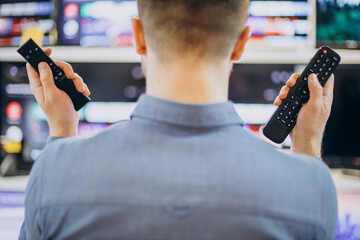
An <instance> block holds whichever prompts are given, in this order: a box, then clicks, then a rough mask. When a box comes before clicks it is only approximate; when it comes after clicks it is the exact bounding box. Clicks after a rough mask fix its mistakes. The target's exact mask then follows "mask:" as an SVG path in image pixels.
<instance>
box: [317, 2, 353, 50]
mask: <svg viewBox="0 0 360 240" xmlns="http://www.w3.org/2000/svg"><path fill="white" fill-rule="evenodd" d="M316 16H317V17H316V25H317V26H316V40H317V41H316V42H317V45H318V46H321V45H325V44H326V45H329V46H331V47H335V48H355V49H360V1H359V0H317V1H316Z"/></svg>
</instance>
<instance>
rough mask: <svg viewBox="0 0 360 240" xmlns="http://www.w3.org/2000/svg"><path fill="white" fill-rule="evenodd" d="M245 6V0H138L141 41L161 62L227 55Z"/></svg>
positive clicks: (240, 26) (236, 37) (241, 27)
mask: <svg viewBox="0 0 360 240" xmlns="http://www.w3.org/2000/svg"><path fill="white" fill-rule="evenodd" d="M248 5H249V1H248V0H138V7H139V16H140V21H141V27H142V30H143V32H144V35H145V39H144V41H145V42H146V45H147V46H148V47H150V48H151V49H152V50H153V52H154V54H155V55H156V57H157V58H159V59H161V60H168V59H169V58H171V57H172V56H174V55H176V56H183V55H184V56H186V55H189V54H190V55H193V56H194V57H198V58H199V57H200V58H203V59H210V60H211V59H219V58H224V57H227V56H230V54H231V53H232V52H233V50H234V47H235V45H236V44H237V42H238V40H239V37H240V35H241V32H242V31H243V30H244V23H245V20H246V18H247V8H248Z"/></svg>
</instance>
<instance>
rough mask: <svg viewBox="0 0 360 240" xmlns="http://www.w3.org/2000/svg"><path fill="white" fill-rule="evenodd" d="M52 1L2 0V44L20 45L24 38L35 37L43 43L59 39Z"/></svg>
mask: <svg viewBox="0 0 360 240" xmlns="http://www.w3.org/2000/svg"><path fill="white" fill-rule="evenodd" d="M53 14H54V4H53V2H52V1H49V0H47V1H26V0H23V1H10V0H2V1H1V2H0V46H6V47H9V46H19V45H20V44H21V41H22V39H23V38H28V37H33V38H35V39H37V40H38V42H40V43H42V45H54V44H55V43H56V41H57V31H56V23H55V21H54V19H53Z"/></svg>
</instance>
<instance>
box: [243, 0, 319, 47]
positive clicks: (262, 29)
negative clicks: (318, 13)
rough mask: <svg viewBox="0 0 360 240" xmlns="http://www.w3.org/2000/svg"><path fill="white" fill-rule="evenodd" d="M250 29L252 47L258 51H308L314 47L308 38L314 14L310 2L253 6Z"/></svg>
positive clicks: (253, 3)
mask: <svg viewBox="0 0 360 240" xmlns="http://www.w3.org/2000/svg"><path fill="white" fill-rule="evenodd" d="M248 14H249V18H248V20H247V23H246V24H247V25H249V26H250V27H251V30H252V35H251V38H250V41H249V42H248V45H249V46H256V47H306V46H311V39H310V38H309V34H310V32H311V30H312V24H311V22H310V21H309V19H308V16H309V15H311V14H312V8H311V4H309V3H308V2H307V1H259V0H253V1H251V2H250V6H249V10H248Z"/></svg>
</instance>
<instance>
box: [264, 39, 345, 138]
mask: <svg viewBox="0 0 360 240" xmlns="http://www.w3.org/2000/svg"><path fill="white" fill-rule="evenodd" d="M340 59H341V58H340V56H339V54H337V53H336V52H335V51H334V50H332V49H331V48H329V47H327V46H323V47H321V48H320V49H319V50H318V51H317V53H316V54H315V56H314V57H313V58H312V60H311V62H310V63H309V64H308V65H307V66H306V68H305V70H304V71H303V72H302V74H301V76H300V77H299V78H298V80H297V81H296V84H295V85H294V86H293V87H292V88H291V89H290V91H289V94H288V96H287V97H286V98H285V99H284V100H283V101H282V103H281V104H280V106H279V107H278V108H277V110H276V111H275V113H274V114H273V115H272V117H271V118H270V120H269V121H268V123H267V124H266V125H265V127H264V129H263V133H264V135H265V136H266V137H267V138H269V139H270V140H271V141H273V142H275V143H282V142H283V141H284V140H285V138H286V137H287V136H288V135H289V133H290V132H291V131H292V130H293V128H294V127H295V125H296V119H297V116H298V113H299V111H300V109H301V107H302V106H304V105H305V104H306V103H307V102H308V101H309V98H310V92H309V88H308V82H307V81H308V79H309V76H310V74H312V73H314V74H316V75H317V77H318V79H319V82H320V84H321V85H322V86H324V85H325V83H326V82H327V80H328V79H329V77H330V76H331V74H332V73H333V72H334V71H335V69H336V67H337V66H338V65H339V63H340Z"/></svg>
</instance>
